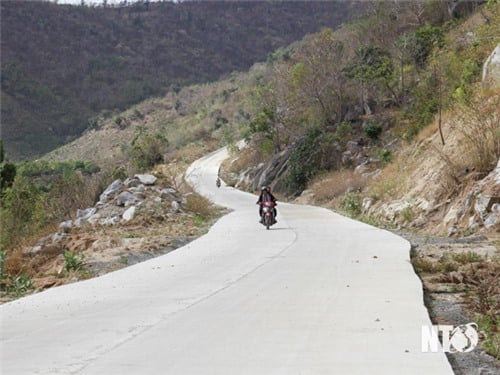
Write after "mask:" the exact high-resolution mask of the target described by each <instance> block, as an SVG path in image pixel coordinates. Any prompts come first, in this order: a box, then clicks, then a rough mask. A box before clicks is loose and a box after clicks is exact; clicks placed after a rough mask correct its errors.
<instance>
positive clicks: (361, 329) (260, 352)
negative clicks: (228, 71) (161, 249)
mask: <svg viewBox="0 0 500 375" xmlns="http://www.w3.org/2000/svg"><path fill="white" fill-rule="evenodd" d="M226 157H227V152H226V151H225V149H223V150H220V151H218V152H215V153H212V154H210V155H208V156H206V157H204V158H202V159H200V160H198V161H197V162H195V163H193V165H192V166H191V167H190V168H189V170H188V172H187V179H188V181H189V182H190V183H191V184H192V185H193V186H194V187H195V188H196V189H197V190H198V191H199V192H200V193H201V194H203V195H205V196H206V197H208V198H209V199H211V200H212V201H214V202H215V203H217V204H219V205H222V206H226V207H228V208H230V209H231V213H229V214H228V215H226V216H224V217H223V218H221V219H220V220H219V221H218V222H217V223H216V224H215V225H214V226H213V227H212V228H211V230H210V231H209V233H208V234H206V235H205V236H203V237H200V238H199V239H197V240H195V241H193V242H191V243H190V244H188V245H187V246H185V247H183V248H180V249H178V250H176V251H174V252H171V253H169V254H166V255H164V256H161V257H158V258H155V259H151V260H149V261H146V262H143V263H140V264H136V265H134V266H130V267H127V268H125V269H122V270H119V271H116V272H113V273H110V274H107V275H104V276H102V277H98V278H95V279H91V280H86V281H82V282H78V283H74V284H70V285H65V286H61V287H57V288H53V289H50V290H47V291H45V292H42V293H38V294H34V295H31V296H28V297H25V298H22V299H19V300H16V301H13V302H10V303H6V304H4V305H2V306H0V317H1V341H0V343H1V347H0V350H1V357H0V360H1V363H0V370H1V371H0V372H1V373H2V374H6V375H7V374H9V375H11V374H12V375H14V374H120V375H123V374H140V375H142V374H169V375H170V374H173V375H177V374H179V375H190V374H203V375H211V374H231V375H237V374H251V375H263V374H284V375H291V374H363V375H365V374H383V375H390V374H397V375H400V374H439V375H441V374H452V373H453V372H452V370H451V367H450V365H449V363H448V361H447V359H446V357H445V355H444V354H443V353H422V351H421V327H422V325H430V324H431V323H430V320H429V317H428V313H427V310H426V308H425V306H424V304H423V293H422V285H421V283H420V281H419V279H418V277H417V276H416V275H415V273H414V272H413V269H412V266H411V264H410V262H409V250H410V245H409V243H408V242H407V241H405V240H404V239H402V238H400V237H397V236H395V235H393V234H391V233H390V232H387V231H383V230H379V229H376V228H374V227H371V226H369V225H366V224H362V223H359V222H356V221H354V220H350V219H347V218H345V217H342V216H339V215H337V214H335V213H332V212H331V211H329V210H326V209H322V208H316V207H311V206H299V205H291V204H284V203H279V206H278V223H277V224H276V225H275V226H273V227H272V228H271V230H269V231H266V230H265V228H264V227H263V226H262V225H260V224H258V222H257V221H258V217H257V216H258V215H257V212H258V207H257V206H256V205H255V201H256V196H254V195H251V194H247V193H244V192H241V191H238V190H235V189H233V188H230V187H227V186H224V185H223V186H222V187H221V188H220V189H217V188H216V186H215V178H216V174H217V170H218V167H219V165H220V162H221V161H222V160H223V159H224V158H226Z"/></svg>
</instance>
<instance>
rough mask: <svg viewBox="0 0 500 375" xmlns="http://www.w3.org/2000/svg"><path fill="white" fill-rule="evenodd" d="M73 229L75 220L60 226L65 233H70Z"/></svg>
mask: <svg viewBox="0 0 500 375" xmlns="http://www.w3.org/2000/svg"><path fill="white" fill-rule="evenodd" d="M71 228H73V220H66V221H63V222H62V223H60V224H59V229H61V230H62V231H63V232H64V233H69V232H70V231H71Z"/></svg>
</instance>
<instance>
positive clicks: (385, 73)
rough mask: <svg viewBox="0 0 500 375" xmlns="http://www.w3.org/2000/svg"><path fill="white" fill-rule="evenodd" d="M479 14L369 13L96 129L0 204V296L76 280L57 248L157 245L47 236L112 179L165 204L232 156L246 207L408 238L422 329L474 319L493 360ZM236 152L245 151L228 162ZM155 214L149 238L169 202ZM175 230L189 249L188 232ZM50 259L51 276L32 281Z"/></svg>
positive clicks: (193, 218) (490, 140)
mask: <svg viewBox="0 0 500 375" xmlns="http://www.w3.org/2000/svg"><path fill="white" fill-rule="evenodd" d="M483 3H484V2H482V1H478V2H474V6H471V8H470V9H469V10H468V11H467V12H465V13H464V14H462V18H454V17H451V16H450V14H449V13H448V10H447V9H446V6H444V5H443V4H444V3H443V2H383V1H382V2H377V3H373V4H374V6H373V7H371V8H370V12H371V13H370V14H371V15H372V16H371V17H368V18H366V19H362V20H358V21H356V22H353V23H352V24H349V25H345V26H344V27H342V28H340V29H338V30H332V29H328V28H326V29H322V30H321V31H320V32H317V33H314V34H309V35H307V36H305V37H304V38H303V39H302V40H300V41H298V42H295V43H293V44H292V45H288V46H286V47H284V48H280V49H278V50H276V51H274V52H273V53H272V54H271V55H270V56H269V58H268V59H267V61H266V62H264V63H259V64H255V65H253V66H252V67H251V68H250V69H249V70H248V71H247V72H241V73H237V72H233V73H231V74H230V75H228V76H226V77H225V79H221V80H219V81H217V82H212V83H199V84H194V85H189V86H184V87H178V88H176V89H175V90H172V91H169V92H168V93H166V94H165V95H161V96H158V97H156V98H150V99H147V100H145V101H142V102H139V103H137V104H135V105H133V106H131V107H129V108H128V109H127V110H125V111H123V112H115V113H101V114H100V115H98V116H96V117H95V118H94V120H95V121H94V122H93V123H92V126H91V127H90V128H89V129H87V130H86V131H85V132H84V134H83V135H82V136H81V137H79V138H77V139H75V140H74V141H72V142H70V143H68V144H66V145H65V146H63V147H61V148H58V149H56V150H54V151H53V152H51V153H49V154H47V155H46V156H44V158H43V159H42V161H40V162H37V163H25V164H23V165H21V166H19V169H18V173H17V175H16V176H15V179H14V181H13V182H12V183H13V185H12V187H7V188H5V190H4V197H3V199H2V203H3V204H4V205H3V207H2V209H3V211H2V213H3V214H4V216H3V217H4V218H5V219H6V220H5V223H6V225H5V226H4V228H3V230H4V232H3V236H2V237H3V238H2V240H3V241H4V242H3V243H2V246H3V249H5V251H3V252H2V251H0V255H5V257H6V259H7V261H6V263H5V264H7V265H8V266H9V267H8V268H7V270H8V272H7V273H6V274H4V275H3V277H4V279H3V281H2V283H3V284H2V285H3V286H7V289H9V288H10V289H14V290H15V289H16V288H17V289H21V287H23V285H24V284H23V283H22V281H23V280H26V279H24V278H21V279H19V278H20V277H21V276H23V275H25V274H29V275H30V277H33V279H34V280H36V282H41V284H39V285H40V286H41V287H44V285H45V284H44V282H45V281H47V282H48V284H50V283H52V282H53V281H54V279H57V282H66V281H68V280H67V279H64V278H65V277H73V275H74V274H73V273H71V272H70V273H69V274H68V273H65V272H59V273H57V270H56V271H54V269H55V268H54V267H56V266H57V267H62V265H63V264H64V262H65V259H64V254H63V252H62V250H61V248H57V249H56V251H54V252H51V251H53V250H54V247H53V246H52V245H53V243H52V242H54V241H55V240H54V238H55V239H56V240H57V241H59V242H58V244H61V243H63V244H64V246H68V247H70V249H71V250H72V251H73V250H74V252H76V253H77V252H82V253H85V254H86V255H87V256H89V257H91V259H92V257H100V256H101V255H102V256H104V255H105V253H107V252H109V254H111V255H113V256H114V257H115V260H114V262H119V261H120V258H119V257H118V256H119V254H118V253H117V252H115V250H116V251H118V252H119V251H122V250H124V249H123V246H122V245H123V244H128V243H133V244H134V246H135V245H137V244H139V245H138V246H137V247H133V250H134V251H135V250H138V251H142V250H144V249H145V248H144V247H141V245H140V243H141V241H147V240H148V239H151V240H152V241H153V242H154V241H155V240H156V239H157V238H156V234H154V233H153V234H148V233H146V232H145V231H144V228H143V227H144V226H148V225H150V224H151V223H150V222H148V221H147V220H146V219H144V217H139V218H138V219H137V220H138V221H137V222H134V221H133V220H132V221H131V222H127V223H126V224H125V225H117V226H116V227H113V230H112V231H111V230H108V228H107V227H104V228H102V227H101V226H99V225H98V226H97V228H98V230H102V231H103V232H106V233H109V232H112V235H111V236H112V237H113V236H114V237H115V238H114V239H113V238H111V239H109V238H106V241H108V240H109V246H108V245H106V246H103V248H98V249H97V250H96V248H95V247H92V246H87V245H86V244H85V241H84V242H83V243H82V242H80V241H75V242H71V243H70V242H68V243H66V242H65V241H66V240H65V238H66V239H67V238H70V239H71V238H74V239H77V238H76V237H78V239H80V238H83V239H85V238H89V241H90V239H91V240H92V241H97V243H99V242H98V241H99V238H97V239H96V238H95V233H97V232H98V230H96V227H94V226H93V225H88V226H85V225H84V226H82V227H76V228H69V230H70V233H71V235H70V236H63V237H60V236H58V235H57V234H58V233H59V234H60V232H62V231H63V229H61V228H59V229H58V228H57V224H59V223H60V222H61V221H63V220H65V221H69V220H73V221H74V222H75V221H77V220H78V219H79V217H78V216H79V213H81V212H80V211H77V209H82V208H84V207H88V208H91V207H94V208H96V209H100V204H98V205H96V206H94V205H95V202H96V201H98V198H99V197H100V194H101V193H102V191H103V190H104V189H105V188H106V186H108V185H109V183H111V182H112V181H113V180H114V179H116V178H118V177H119V178H121V179H125V178H126V177H131V176H134V175H135V174H136V173H144V172H147V171H153V172H152V173H154V174H155V175H157V177H159V178H160V180H161V181H162V182H163V183H164V185H162V187H161V188H162V189H163V188H165V189H168V188H171V187H176V186H177V185H182V183H181V181H182V179H181V178H180V177H179V174H180V172H181V170H182V169H183V168H185V166H186V165H187V164H188V163H189V162H191V161H193V160H194V159H195V158H197V157H199V156H201V155H202V154H204V153H208V152H210V151H212V150H214V149H216V148H217V147H219V146H223V145H229V148H230V150H231V151H232V153H231V157H230V158H229V159H228V160H227V162H226V163H225V164H224V165H223V167H222V169H221V175H222V177H223V179H224V181H225V182H226V183H228V184H230V185H234V186H236V187H238V188H240V189H243V190H247V191H250V192H257V191H258V189H259V188H260V186H262V185H270V186H272V188H273V190H274V192H275V193H276V194H277V195H278V197H279V199H280V200H289V201H293V202H295V203H307V204H314V205H320V206H324V207H327V208H328V209H332V210H335V211H338V212H341V213H342V214H345V215H349V216H351V217H353V218H355V219H358V220H362V221H365V222H368V223H369V224H372V225H375V226H379V227H384V228H387V229H389V230H392V231H395V232H397V233H398V234H400V235H403V236H405V237H406V238H408V239H409V240H410V241H411V243H412V245H413V252H412V258H413V264H414V267H415V270H416V272H418V273H419V275H420V276H421V277H422V280H423V284H424V288H425V292H426V299H428V301H427V302H428V303H429V307H430V309H431V316H432V318H433V321H434V322H436V323H447V324H450V322H451V323H452V324H463V323H464V322H470V321H473V319H474V320H475V321H477V322H478V324H480V327H481V330H483V331H485V332H488V333H490V335H489V336H487V337H486V338H484V339H482V346H483V349H484V350H486V351H487V352H488V353H490V354H491V355H492V356H494V357H495V358H499V356H500V341H499V340H500V336H499V335H498V325H499V322H498V321H497V320H495V319H497V317H498V316H499V312H500V305H499V303H498V295H499V291H498V286H499V285H500V282H499V279H498V278H499V275H500V272H498V270H499V262H498V251H499V243H500V242H499V233H500V232H499V230H500V211H499V210H500V206H499V202H500V190H499V186H500V183H499V181H500V170H499V164H498V163H499V158H500V137H499V133H498V124H499V118H500V111H499V110H498V108H500V103H499V100H500V92H499V86H498V85H499V77H500V75H499V73H498V72H499V70H498V58H497V57H498V49H499V48H500V47H499V43H500V39H499V37H498V27H497V25H498V24H499V23H500V5H499V4H498V3H495V2H488V3H487V4H483ZM467 4H468V5H470V4H473V3H472V2H467ZM495 51H497V52H496V53H497V54H496V55H495ZM495 56H497V57H496V58H495ZM495 61H496V64H497V65H496V66H495ZM486 62H489V65H488V64H486ZM242 138H244V139H246V140H247V141H248V142H247V147H246V148H244V149H242V150H238V149H237V148H236V147H235V143H236V141H238V140H240V139H242ZM69 160H73V161H72V162H69ZM89 162H92V163H95V164H97V165H98V166H95V165H93V164H92V163H89ZM99 167H100V168H102V170H101V172H99V173H96V171H97V170H98V169H99ZM133 188H134V189H132V190H131V192H134V193H136V194H138V195H139V196H142V195H143V192H140V191H136V190H135V187H133ZM186 195H187V196H190V192H186ZM160 198H161V197H160ZM141 199H142V198H141ZM151 199H153V203H152V207H155V209H156V208H158V209H160V211H161V212H157V211H155V215H156V216H155V217H157V218H158V220H159V221H158V223H156V224H159V226H160V227H161V226H163V221H162V220H163V219H162V218H167V219H168V218H170V216H169V214H168V213H169V212H170V210H171V209H172V206H171V202H170V203H169V204H166V201H162V200H161V199H163V198H161V199H158V197H156V196H154V195H151ZM178 199H179V200H180V201H182V198H180V197H179V198H178ZM154 202H156V203H158V204H157V205H155V203H154ZM185 203H187V197H186V201H185ZM205 205H206V202H204V203H203V202H202V203H201V204H200V203H198V205H197V207H196V208H197V209H198V210H199V209H200V208H203V207H204V206H205ZM114 209H115V211H116V210H117V209H116V207H114ZM121 209H122V208H120V210H121ZM109 211H110V212H111V211H112V210H109ZM105 213H106V215H107V214H108V212H105ZM111 213H112V214H114V216H117V217H119V215H118V214H116V215H115V212H111ZM144 213H145V214H146V216H148V215H149V213H148V212H147V211H146V212H143V214H144ZM187 213H188V218H186V220H189V221H188V222H189V226H188V227H189V228H186V229H187V230H188V229H189V231H192V225H191V224H194V225H196V222H197V221H198V220H200V215H199V214H198V213H197V211H196V210H193V211H187ZM6 214H8V215H6ZM119 214H122V213H121V211H120V212H119ZM111 218H113V217H111ZM99 219H107V217H100V218H99ZM201 219H203V220H204V221H205V224H206V217H204V216H203V215H202V216H201ZM143 220H144V221H143ZM155 220H156V219H155ZM167 221H168V220H167ZM174 221H175V220H174ZM97 223H98V221H97ZM136 224H137V226H136ZM128 232H130V233H128ZM175 232H176V235H180V234H179V233H178V232H177V228H176V229H175ZM42 235H43V238H40V237H42ZM129 235H130V236H131V237H133V238H135V237H138V238H139V239H138V240H137V241H128V238H129V237H128V236H129ZM61 238H63V240H61ZM169 240H170V241H171V240H172V239H169ZM9 241H10V242H9ZM61 241H62V242H61ZM153 245H155V246H156V245H158V243H156V244H155V243H153ZM58 246H59V245H58ZM73 246H74V247H73ZM117 248H118V249H117ZM45 250H46V251H47V254H48V256H49V255H50V256H49V258H50V261H48V262H47V268H46V269H45V268H43V267H39V265H38V263H37V262H38V261H40V262H42V261H44V259H43V258H41V257H40V254H42V255H43V253H44V251H45ZM94 250H95V251H94ZM34 253H36V254H35V255H33V254H34ZM91 259H90V260H89V261H91ZM0 260H1V259H0ZM121 266H123V265H121ZM68 275H69V276H68ZM48 276H50V277H49V279H50V280H47V279H45V277H48ZM84 276H85V275H79V276H78V275H77V276H75V277H84ZM23 277H24V276H23ZM59 278H63V279H64V281H61V280H60V279H59ZM28 280H29V278H28ZM48 286H50V285H48ZM10 289H9V290H10ZM476 319H477V320H476ZM478 353H479V354H477V355H476V356H473V355H472V354H471V355H470V356H468V357H467V358H472V359H470V360H468V359H463V358H465V357H463V358H462V359H460V358H459V355H457V356H455V357H454V358H455V359H454V360H455V361H465V362H467V361H468V363H467V365H466V366H465V367H463V368H465V370H463V373H468V371H469V370H470V369H475V368H477V367H478V366H482V365H483V362H485V361H486V360H485V359H484V358H485V357H484V356H483V352H481V351H479V352H478ZM487 358H489V359H488V361H489V362H488V363H490V366H491V368H495V366H496V367H498V363H497V362H498V361H496V362H495V360H494V359H493V358H491V357H487ZM474 361H478V362H474ZM460 366H462V365H460ZM460 366H459V367H460ZM458 373H460V372H458ZM493 373H494V372H493Z"/></svg>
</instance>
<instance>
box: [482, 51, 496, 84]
mask: <svg viewBox="0 0 500 375" xmlns="http://www.w3.org/2000/svg"><path fill="white" fill-rule="evenodd" d="M483 84H484V85H485V86H488V87H498V86H500V44H498V45H497V46H496V48H495V49H494V50H493V52H492V53H491V55H490V56H489V57H488V59H487V60H486V61H485V63H484V65H483Z"/></svg>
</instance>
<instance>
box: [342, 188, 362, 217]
mask: <svg viewBox="0 0 500 375" xmlns="http://www.w3.org/2000/svg"><path fill="white" fill-rule="evenodd" d="M342 210H344V212H346V213H347V214H348V215H350V216H357V215H359V214H361V195H360V194H359V193H356V192H349V193H345V194H344V199H343V200H342Z"/></svg>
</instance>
